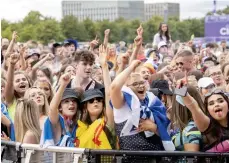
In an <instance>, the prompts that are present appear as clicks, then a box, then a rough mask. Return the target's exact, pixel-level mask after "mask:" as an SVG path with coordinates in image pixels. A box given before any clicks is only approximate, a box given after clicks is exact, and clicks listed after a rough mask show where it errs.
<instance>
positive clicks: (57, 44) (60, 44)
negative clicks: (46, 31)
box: [52, 42, 62, 48]
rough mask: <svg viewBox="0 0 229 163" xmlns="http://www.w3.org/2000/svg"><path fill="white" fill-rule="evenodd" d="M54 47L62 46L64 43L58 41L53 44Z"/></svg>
mask: <svg viewBox="0 0 229 163" xmlns="http://www.w3.org/2000/svg"><path fill="white" fill-rule="evenodd" d="M52 46H53V47H54V48H56V47H58V46H62V43H60V42H56V43H54V44H53V45H52Z"/></svg>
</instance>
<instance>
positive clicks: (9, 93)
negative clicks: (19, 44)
mask: <svg viewBox="0 0 229 163" xmlns="http://www.w3.org/2000/svg"><path fill="white" fill-rule="evenodd" d="M18 60H19V54H17V53H13V54H11V56H10V64H9V68H8V71H7V79H6V81H7V82H6V87H5V92H4V94H5V100H6V103H7V105H8V106H9V105H11V104H12V103H13V100H14V86H13V81H14V68H15V64H16V63H17V62H18Z"/></svg>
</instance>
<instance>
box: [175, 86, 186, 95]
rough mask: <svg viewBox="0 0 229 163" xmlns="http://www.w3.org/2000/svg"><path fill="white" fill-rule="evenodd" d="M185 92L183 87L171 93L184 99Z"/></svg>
mask: <svg viewBox="0 0 229 163" xmlns="http://www.w3.org/2000/svg"><path fill="white" fill-rule="evenodd" d="M187 91H188V88H187V87H185V86H184V87H182V88H175V89H174V92H173V93H174V94H175V95H180V96H182V97H184V96H186V94H187Z"/></svg>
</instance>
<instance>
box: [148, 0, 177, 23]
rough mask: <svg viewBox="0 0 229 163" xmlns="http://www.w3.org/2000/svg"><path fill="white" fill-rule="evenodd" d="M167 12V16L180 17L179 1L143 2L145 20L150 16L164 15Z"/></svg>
mask: <svg viewBox="0 0 229 163" xmlns="http://www.w3.org/2000/svg"><path fill="white" fill-rule="evenodd" d="M166 12H167V18H168V17H178V19H180V4H179V3H145V21H147V20H149V19H150V18H151V17H152V16H161V17H163V18H164V17H165V13H166Z"/></svg>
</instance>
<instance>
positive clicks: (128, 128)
mask: <svg viewBox="0 0 229 163" xmlns="http://www.w3.org/2000/svg"><path fill="white" fill-rule="evenodd" d="M140 64H141V62H140V61H138V60H134V61H132V63H131V64H130V65H129V66H128V67H127V68H126V69H125V70H124V71H122V72H121V73H120V74H119V75H118V76H116V78H115V79H114V81H113V82H112V83H111V87H110V88H111V89H110V98H111V105H112V108H113V113H114V121H115V126H116V127H115V129H116V134H117V137H118V139H119V146H120V149H121V150H164V149H165V150H168V151H173V150H175V147H174V145H173V143H172V141H171V138H170V136H169V134H168V132H167V127H168V124H169V120H168V118H167V117H166V108H165V106H164V105H163V104H162V102H161V101H160V100H159V99H158V98H157V97H156V96H155V95H153V93H152V92H148V91H147V88H146V82H145V80H144V79H143V77H142V76H141V74H140V73H139V71H138V69H137V67H138V66H139V65H140ZM135 69H136V71H135ZM159 116H160V118H162V119H163V122H161V121H160V120H161V119H160V118H159ZM167 122H168V123H167ZM165 142H166V144H167V146H166V145H165Z"/></svg>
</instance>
